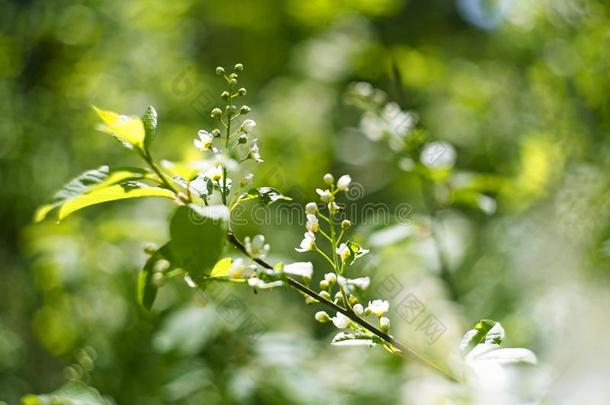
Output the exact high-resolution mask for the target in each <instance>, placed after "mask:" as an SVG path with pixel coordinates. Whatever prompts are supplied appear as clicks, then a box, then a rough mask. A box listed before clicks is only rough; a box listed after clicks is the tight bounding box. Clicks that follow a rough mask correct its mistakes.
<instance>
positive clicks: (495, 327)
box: [460, 319, 505, 351]
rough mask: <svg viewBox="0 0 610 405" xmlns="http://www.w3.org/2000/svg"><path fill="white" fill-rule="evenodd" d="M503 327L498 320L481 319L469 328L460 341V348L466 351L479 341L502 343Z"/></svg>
mask: <svg viewBox="0 0 610 405" xmlns="http://www.w3.org/2000/svg"><path fill="white" fill-rule="evenodd" d="M504 336H505V333H504V328H503V327H502V325H501V324H500V322H497V321H494V320H491V319H481V320H480V321H479V322H477V324H476V325H475V326H474V328H473V329H470V330H469V331H468V332H466V334H464V337H463V338H462V341H461V343H460V348H461V349H462V350H463V351H466V350H468V349H470V348H473V347H474V346H476V345H478V344H479V343H490V344H497V345H499V344H502V341H503V340H504Z"/></svg>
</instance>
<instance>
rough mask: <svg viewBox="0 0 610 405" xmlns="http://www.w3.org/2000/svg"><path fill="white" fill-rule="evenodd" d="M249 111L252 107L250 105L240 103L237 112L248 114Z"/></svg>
mask: <svg viewBox="0 0 610 405" xmlns="http://www.w3.org/2000/svg"><path fill="white" fill-rule="evenodd" d="M250 111H252V109H251V108H250V107H248V106H247V105H242V106H241V108H240V110H239V112H240V113H242V114H248V113H249V112H250Z"/></svg>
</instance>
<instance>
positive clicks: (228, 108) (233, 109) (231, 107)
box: [227, 104, 237, 115]
mask: <svg viewBox="0 0 610 405" xmlns="http://www.w3.org/2000/svg"><path fill="white" fill-rule="evenodd" d="M236 110H237V107H235V106H234V105H233V104H231V105H228V106H227V112H228V113H229V114H230V115H233V114H235V111H236Z"/></svg>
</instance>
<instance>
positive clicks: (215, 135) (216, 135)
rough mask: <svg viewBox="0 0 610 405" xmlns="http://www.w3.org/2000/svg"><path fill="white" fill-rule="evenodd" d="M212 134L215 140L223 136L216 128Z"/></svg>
mask: <svg viewBox="0 0 610 405" xmlns="http://www.w3.org/2000/svg"><path fill="white" fill-rule="evenodd" d="M211 134H212V136H213V137H214V138H218V137H220V135H222V132H220V129H218V128H214V129H213V130H212V132H211Z"/></svg>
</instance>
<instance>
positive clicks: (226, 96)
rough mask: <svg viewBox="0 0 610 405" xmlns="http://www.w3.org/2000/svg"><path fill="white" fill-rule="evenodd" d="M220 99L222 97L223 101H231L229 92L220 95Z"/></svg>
mask: <svg viewBox="0 0 610 405" xmlns="http://www.w3.org/2000/svg"><path fill="white" fill-rule="evenodd" d="M220 97H222V99H223V100H228V99H229V92H228V91H223V92H222V93H221V94H220Z"/></svg>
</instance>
